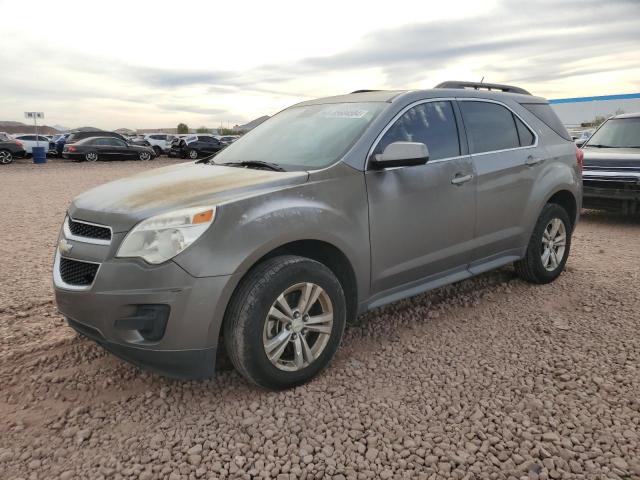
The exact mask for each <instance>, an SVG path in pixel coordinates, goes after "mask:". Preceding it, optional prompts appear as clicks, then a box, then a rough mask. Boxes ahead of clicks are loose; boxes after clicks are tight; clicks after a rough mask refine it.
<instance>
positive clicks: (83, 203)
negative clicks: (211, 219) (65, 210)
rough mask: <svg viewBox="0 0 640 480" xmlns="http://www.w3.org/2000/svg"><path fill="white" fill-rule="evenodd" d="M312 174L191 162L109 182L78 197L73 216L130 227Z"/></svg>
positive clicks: (303, 179) (116, 228) (119, 227)
mask: <svg viewBox="0 0 640 480" xmlns="http://www.w3.org/2000/svg"><path fill="white" fill-rule="evenodd" d="M308 176H309V174H308V173H307V172H304V171H302V172H275V171H270V170H256V169H249V168H241V167H224V166H220V165H211V164H204V163H188V164H181V165H174V166H170V167H165V168H158V169H154V170H150V171H148V172H144V173H141V174H138V175H134V176H131V177H127V178H123V179H121V180H116V181H114V182H110V183H106V184H104V185H101V186H99V187H96V188H93V189H91V190H88V191H87V192H84V193H83V194H81V195H79V196H78V197H76V198H75V199H74V200H73V202H72V204H71V207H70V208H69V215H71V216H72V217H73V218H75V219H77V220H85V221H88V222H93V223H98V224H102V225H109V226H110V227H111V228H112V229H113V231H114V232H125V231H128V230H130V229H131V228H132V227H133V226H134V225H135V224H136V223H138V222H140V221H141V220H144V219H145V218H149V217H150V216H153V215H156V214H159V213H163V212H167V211H171V210H175V209H179V208H186V207H191V206H198V205H219V204H222V203H227V202H229V201H233V200H237V199H240V198H244V197H247V196H253V195H256V194H262V193H266V192H268V191H271V190H275V189H278V188H282V187H286V186H291V185H298V184H301V183H304V182H306V181H307V178H308Z"/></svg>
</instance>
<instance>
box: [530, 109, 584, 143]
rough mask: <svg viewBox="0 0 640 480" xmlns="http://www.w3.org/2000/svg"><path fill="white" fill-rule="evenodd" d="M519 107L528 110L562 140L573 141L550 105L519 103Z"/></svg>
mask: <svg viewBox="0 0 640 480" xmlns="http://www.w3.org/2000/svg"><path fill="white" fill-rule="evenodd" d="M520 105H522V106H523V107H524V108H526V109H527V110H529V111H530V112H531V113H532V114H533V115H535V116H536V117H537V118H538V120H540V121H541V122H542V123H544V124H545V125H546V126H547V127H549V128H550V129H551V130H553V131H554V132H556V133H557V134H558V135H560V136H561V137H562V138H564V139H565V140H569V141H570V142H571V141H573V139H572V138H571V135H569V132H567V129H566V128H564V125H563V124H562V122H561V121H560V119H559V118H558V115H556V112H554V111H553V109H552V108H551V105H549V104H548V103H521V104H520Z"/></svg>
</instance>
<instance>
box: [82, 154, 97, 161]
mask: <svg viewBox="0 0 640 480" xmlns="http://www.w3.org/2000/svg"><path fill="white" fill-rule="evenodd" d="M84 159H85V160H86V161H87V162H97V161H98V152H87V153H85V154H84Z"/></svg>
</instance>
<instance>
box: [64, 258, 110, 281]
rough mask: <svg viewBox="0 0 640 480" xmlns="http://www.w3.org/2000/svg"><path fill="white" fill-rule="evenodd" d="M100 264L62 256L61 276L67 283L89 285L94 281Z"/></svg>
mask: <svg viewBox="0 0 640 480" xmlns="http://www.w3.org/2000/svg"><path fill="white" fill-rule="evenodd" d="M99 266H100V265H98V264H96V263H86V262H80V261H78V260H71V259H69V258H60V278H62V281H63V282H65V283H66V284H67V285H75V286H78V287H88V286H89V285H91V284H92V283H93V279H94V278H96V273H97V272H98V267H99Z"/></svg>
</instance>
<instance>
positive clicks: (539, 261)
mask: <svg viewBox="0 0 640 480" xmlns="http://www.w3.org/2000/svg"><path fill="white" fill-rule="evenodd" d="M571 228H572V225H571V220H570V219H569V214H568V213H567V211H566V210H565V209H564V208H562V207H561V206H560V205H557V204H555V203H549V204H547V205H545V207H544V208H543V209H542V213H541V214H540V217H538V222H537V223H536V226H535V228H534V229H533V233H532V234H531V239H530V240H529V245H528V247H527V253H526V255H525V257H524V258H523V259H522V260H519V261H517V262H515V263H514V267H515V269H516V273H517V274H518V275H519V276H520V277H521V278H522V279H523V280H526V281H528V282H531V283H550V282H553V281H554V280H555V279H556V278H558V277H559V276H560V274H561V273H562V271H563V270H564V266H565V264H566V263H567V258H568V257H569V249H570V247H571V233H572V231H571Z"/></svg>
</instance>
